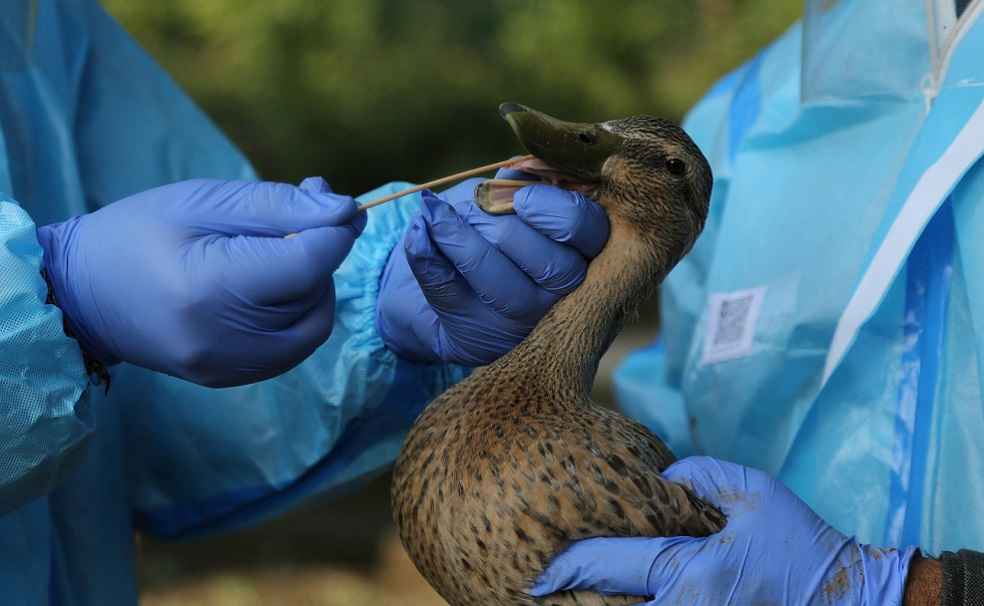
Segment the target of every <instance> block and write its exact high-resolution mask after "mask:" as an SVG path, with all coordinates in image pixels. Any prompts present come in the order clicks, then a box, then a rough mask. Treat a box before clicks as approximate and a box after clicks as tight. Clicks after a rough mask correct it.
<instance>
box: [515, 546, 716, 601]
mask: <svg viewBox="0 0 984 606" xmlns="http://www.w3.org/2000/svg"><path fill="white" fill-rule="evenodd" d="M703 542H704V539H695V538H692V537H669V538H646V537H631V538H597V539H586V540H583V541H578V542H576V543H574V544H573V545H571V546H570V547H569V548H568V549H566V550H565V551H563V552H562V553H561V554H560V555H558V556H557V557H556V558H554V560H553V562H552V563H551V564H550V567H549V568H548V569H547V570H546V572H544V573H543V574H542V575H541V576H540V578H539V579H538V580H537V582H536V584H535V585H534V586H533V589H532V590H531V591H530V595H532V596H534V597H543V596H546V595H549V594H551V593H555V592H557V591H565V590H569V589H582V590H592V591H597V592H599V593H603V594H624V595H638V596H651V595H654V593H655V592H656V591H657V588H659V587H665V586H667V585H668V584H672V583H673V580H674V579H675V578H676V577H677V576H678V575H679V574H680V572H681V571H682V567H683V566H685V565H686V562H687V560H689V559H690V558H691V557H692V556H693V555H694V554H696V553H697V552H698V551H699V550H700V547H701V544H702V543H703Z"/></svg>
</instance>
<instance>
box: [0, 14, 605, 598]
mask: <svg viewBox="0 0 984 606" xmlns="http://www.w3.org/2000/svg"><path fill="white" fill-rule="evenodd" d="M329 143H331V142H329ZM340 147H341V146H339V148H337V151H338V153H344V150H343V149H340ZM404 185H405V184H399V183H395V184H390V185H386V186H383V187H382V188H380V189H378V190H376V191H374V192H370V193H368V194H366V195H365V196H363V197H362V199H371V198H374V197H378V196H380V195H383V194H386V193H389V192H393V191H398V190H400V189H402V188H403V187H404ZM474 185H475V183H474V182H471V183H466V184H464V185H461V186H458V187H456V188H453V189H451V190H449V191H447V192H445V193H444V194H442V195H440V196H435V195H433V194H430V193H425V194H422V195H415V196H409V197H407V198H405V199H402V200H400V201H397V202H395V203H393V204H391V205H387V206H384V207H379V208H376V209H373V210H372V211H370V212H369V213H368V216H367V215H366V214H362V213H358V212H356V203H355V201H354V200H353V199H352V198H351V197H349V196H344V195H339V194H335V193H333V192H332V191H331V189H330V188H329V187H328V185H327V183H325V181H324V180H322V179H320V178H311V179H307V180H305V181H304V182H303V183H301V184H300V185H299V186H293V185H287V184H282V183H269V182H260V181H257V180H255V177H254V175H253V172H252V170H251V168H250V166H249V164H248V163H247V162H246V160H245V159H244V158H243V157H242V156H241V154H240V153H239V152H238V151H237V150H236V149H235V148H234V147H233V146H232V145H231V144H230V143H229V142H228V141H227V140H226V139H225V138H224V137H223V136H222V134H221V133H220V132H218V131H217V130H216V128H215V127H214V126H213V125H212V124H211V123H210V122H209V121H208V119H207V118H206V117H205V116H204V115H203V114H202V113H201V112H200V111H199V110H198V109H197V108H196V107H195V106H194V104H193V103H192V102H191V101H190V100H189V99H188V98H187V97H186V96H185V95H183V94H182V93H181V91H180V90H179V89H178V88H177V87H176V86H175V84H174V83H173V82H172V81H171V80H170V79H169V78H168V77H167V76H166V75H165V74H164V73H163V72H162V71H161V70H160V69H159V68H158V67H157V66H156V65H155V64H154V63H153V62H152V61H151V59H150V58H148V57H147V56H146V55H145V54H144V53H143V52H142V51H141V49H140V48H139V47H138V46H137V45H136V43H135V42H134V41H133V40H132V39H131V38H129V37H128V36H127V35H126V34H125V33H124V32H123V30H122V29H121V28H120V27H119V26H118V25H117V24H116V23H115V22H114V21H113V20H112V19H111V18H110V17H109V16H108V15H106V14H105V12H104V11H103V10H102V9H101V8H100V7H99V6H98V4H97V3H96V2H94V1H93V0H70V1H64V2H55V1H54V0H39V1H30V0H14V1H12V2H7V3H5V4H4V8H3V11H0V419H2V421H0V588H2V589H0V592H2V596H3V597H2V598H0V601H2V602H3V604H5V605H24V604H61V605H79V606H81V605H99V606H106V605H116V604H136V601H137V588H136V582H135V575H134V572H135V571H134V568H135V561H134V555H135V554H134V544H133V537H134V532H135V531H137V530H139V531H141V532H146V533H150V534H154V535H157V536H163V537H187V536H193V535H196V534H201V533H206V532H213V531H217V530H222V529H229V528H236V527H239V526H242V525H244V524H248V523H251V522H254V521H256V520H259V519H262V518H264V517H266V516H269V515H272V514H275V513H277V512H280V511H282V510H284V509H285V508H287V507H289V506H291V505H292V504H294V503H296V502H298V501H299V500H301V499H302V498H304V497H305V496H309V495H311V494H314V493H319V494H331V493H334V492H339V491H343V490H345V489H346V488H348V487H349V486H351V485H353V484H354V483H356V482H359V481H360V480H362V479H364V478H365V477H366V476H368V475H371V474H373V473H377V472H379V471H381V470H382V469H384V468H385V466H386V465H388V464H389V463H391V462H392V460H393V459H394V458H395V456H396V454H397V452H398V450H399V447H400V443H401V441H402V437H403V435H404V433H405V431H406V429H407V428H408V427H409V425H410V423H411V422H412V420H413V419H414V418H415V416H416V415H417V414H418V413H419V412H420V410H421V409H422V407H423V406H424V405H425V404H426V402H427V401H428V400H429V399H430V398H432V397H433V396H434V395H436V394H438V393H440V392H441V391H442V390H443V389H444V388H445V387H447V386H448V385H450V384H451V383H453V382H454V381H456V380H459V379H461V378H462V377H463V376H464V375H465V373H466V372H467V370H466V369H467V367H470V366H474V365H478V364H483V363H487V362H489V361H491V360H493V359H495V358H496V357H497V356H499V355H501V354H502V353H504V352H505V351H507V350H508V349H509V348H510V347H512V346H513V345H515V344H516V343H518V342H519V341H520V340H521V339H522V338H523V337H524V336H525V335H526V334H527V332H528V331H529V330H530V329H531V328H532V327H533V325H534V324H535V323H536V322H537V320H538V319H539V318H540V317H541V316H542V315H543V314H544V313H545V312H546V311H547V309H548V308H549V307H550V306H551V305H552V304H553V302H555V301H556V300H557V299H559V298H560V297H561V296H563V295H564V294H565V293H567V292H569V291H570V290H572V289H573V288H575V287H576V286H577V284H578V283H579V282H580V280H581V279H582V278H583V276H584V273H585V268H586V266H587V263H588V261H589V260H590V259H591V258H592V257H593V256H594V255H596V254H597V253H598V252H599V251H600V249H601V248H602V246H603V245H604V243H605V241H606V239H607V229H608V228H607V221H606V219H605V215H604V212H603V211H602V210H601V208H600V207H599V206H597V205H596V204H594V203H593V202H591V201H589V200H587V199H585V198H583V197H581V196H577V195H574V194H571V193H569V192H566V191H563V190H560V189H556V188H552V187H548V186H543V185H535V186H531V187H528V188H525V189H523V190H521V191H520V192H519V193H518V194H517V196H516V200H515V202H516V207H517V215H516V216H509V217H498V218H496V217H491V216H488V215H486V214H485V213H483V212H481V211H480V210H478V209H477V208H476V207H475V205H474V203H473V201H472V199H471V192H472V191H473V189H474ZM213 387H223V388H224V389H212V388H213Z"/></svg>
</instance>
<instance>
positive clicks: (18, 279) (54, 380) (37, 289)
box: [0, 139, 91, 514]
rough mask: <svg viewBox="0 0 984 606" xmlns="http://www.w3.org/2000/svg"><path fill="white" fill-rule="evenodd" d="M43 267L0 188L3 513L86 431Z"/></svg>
mask: <svg viewBox="0 0 984 606" xmlns="http://www.w3.org/2000/svg"><path fill="white" fill-rule="evenodd" d="M0 142H2V139H0ZM0 163H5V158H4V154H3V149H2V145H0ZM40 264H41V247H40V245H39V244H38V241H37V237H36V235H35V226H34V222H33V221H32V220H31V218H30V217H29V216H28V215H27V213H26V212H25V211H24V210H23V209H22V208H21V207H20V206H19V205H18V204H17V203H16V202H15V201H14V200H13V199H11V198H10V197H8V196H7V195H6V194H4V193H2V191H0V352H2V353H0V514H2V513H5V512H8V511H10V510H12V509H14V508H16V507H18V506H20V505H22V504H24V503H26V502H27V501H29V500H31V499H33V498H35V497H38V496H41V495H43V494H46V493H47V492H48V491H50V490H51V489H52V488H53V487H54V485H55V484H56V483H57V482H58V480H59V479H60V478H61V477H62V476H63V474H64V473H65V472H66V471H67V470H70V469H71V468H72V463H73V461H76V460H77V459H78V457H79V456H80V455H81V453H82V452H83V451H84V448H82V446H83V445H84V444H85V442H86V438H87V437H88V435H89V434H90V431H91V426H90V423H89V421H88V420H87V418H88V417H87V414H86V410H85V407H84V405H83V403H82V402H80V398H81V396H82V393H83V390H84V388H85V385H86V374H85V368H84V365H83V363H82V356H81V352H80V350H79V347H78V345H77V344H76V342H75V341H73V340H72V339H69V338H68V337H66V336H65V334H64V332H63V331H62V317H61V313H60V312H59V311H58V309H57V308H56V307H54V306H51V305H45V299H46V297H47V288H46V286H45V283H44V280H43V279H42V277H41V274H40Z"/></svg>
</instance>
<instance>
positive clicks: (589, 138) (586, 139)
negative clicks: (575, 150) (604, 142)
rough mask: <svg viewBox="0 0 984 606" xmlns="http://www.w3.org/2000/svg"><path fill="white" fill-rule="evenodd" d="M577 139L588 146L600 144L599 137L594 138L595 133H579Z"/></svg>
mask: <svg viewBox="0 0 984 606" xmlns="http://www.w3.org/2000/svg"><path fill="white" fill-rule="evenodd" d="M577 138H578V139H580V141H581V142H582V143H587V144H588V145H594V144H595V143H597V142H598V137H596V136H594V133H587V132H585V133H578V135H577Z"/></svg>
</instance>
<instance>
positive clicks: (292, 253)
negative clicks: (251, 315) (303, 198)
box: [222, 225, 357, 305]
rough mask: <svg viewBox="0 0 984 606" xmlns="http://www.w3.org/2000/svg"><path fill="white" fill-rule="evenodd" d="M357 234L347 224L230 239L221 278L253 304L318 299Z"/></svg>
mask: <svg viewBox="0 0 984 606" xmlns="http://www.w3.org/2000/svg"><path fill="white" fill-rule="evenodd" d="M356 237H357V234H356V230H355V228H354V227H353V226H348V225H345V226H341V227H319V228H315V229H306V230H304V231H301V232H298V233H297V235H296V236H295V237H293V238H257V237H251V236H239V237H234V238H228V239H226V246H225V248H226V254H227V256H228V260H227V261H226V262H225V263H224V264H222V265H223V266H224V269H223V272H224V274H225V275H224V276H223V280H224V281H225V283H227V284H228V287H229V288H232V289H234V291H235V292H236V293H238V294H239V295H240V296H243V297H245V298H246V299H247V300H249V301H251V302H252V303H254V304H256V305H289V304H291V303H293V302H304V301H312V300H315V299H319V298H320V297H321V296H323V294H324V292H325V291H326V290H327V289H328V288H329V287H330V286H331V283H332V277H331V276H332V274H333V273H334V272H335V270H336V269H337V268H338V266H339V265H340V264H341V262H342V261H343V260H344V259H345V256H346V255H347V254H348V253H349V251H350V250H351V248H352V245H353V243H354V242H355V238H356Z"/></svg>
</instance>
